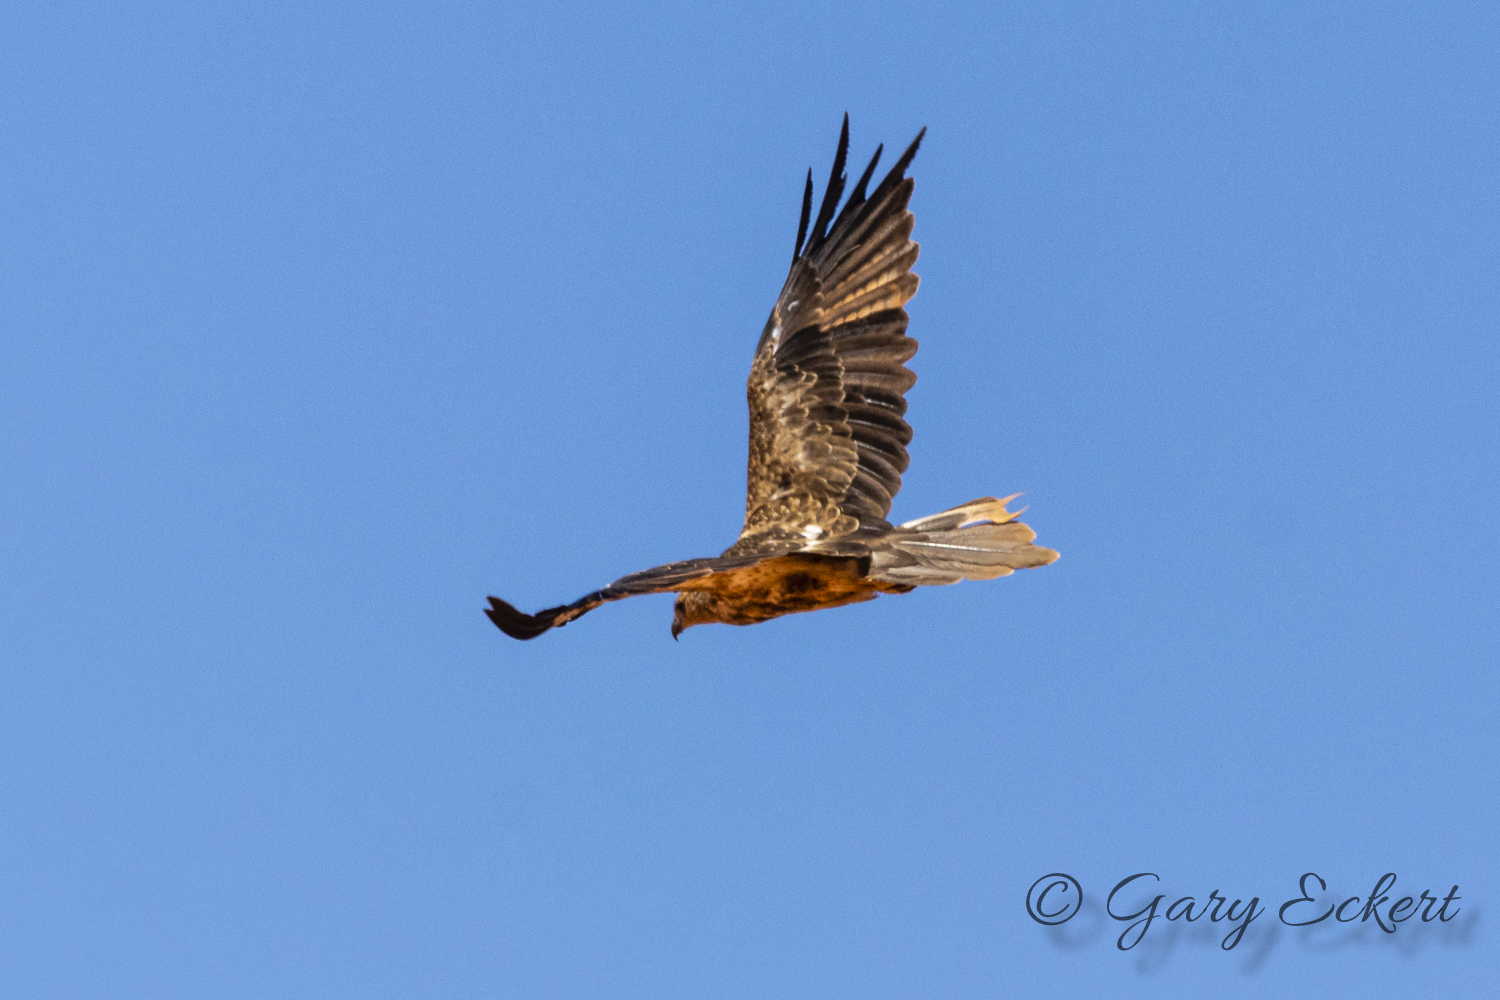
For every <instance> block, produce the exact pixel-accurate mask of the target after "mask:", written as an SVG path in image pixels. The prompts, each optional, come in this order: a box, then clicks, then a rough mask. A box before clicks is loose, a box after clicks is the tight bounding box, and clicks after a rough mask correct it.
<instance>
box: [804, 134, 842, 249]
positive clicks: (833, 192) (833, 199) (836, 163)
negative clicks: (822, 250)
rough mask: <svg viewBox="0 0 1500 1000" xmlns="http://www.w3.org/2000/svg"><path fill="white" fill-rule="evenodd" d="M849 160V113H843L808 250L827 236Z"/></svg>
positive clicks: (837, 204) (840, 196)
mask: <svg viewBox="0 0 1500 1000" xmlns="http://www.w3.org/2000/svg"><path fill="white" fill-rule="evenodd" d="M848 158H849V112H847V111H846V112H844V127H843V128H842V129H841V130H840V131H839V149H838V152H837V153H836V154H834V157H833V170H831V171H830V172H829V174H828V187H827V189H825V190H824V192H823V204H822V205H821V206H819V208H818V221H817V222H815V223H813V229H812V238H811V239H809V240H808V244H807V245H808V248H809V249H811V248H812V247H815V246H817V245H818V244H819V243H821V242H822V241H823V237H824V236H826V235H827V234H828V224H829V223H830V222H832V221H833V213H834V210H835V209H837V208H838V207H839V199H840V198H842V197H843V196H844V182H845V181H846V180H848V177H846V176H845V175H844V163H845V161H847V160H848Z"/></svg>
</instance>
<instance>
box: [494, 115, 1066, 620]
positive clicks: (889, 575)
mask: <svg viewBox="0 0 1500 1000" xmlns="http://www.w3.org/2000/svg"><path fill="white" fill-rule="evenodd" d="M926 131H927V130H926V129H923V130H922V131H921V132H919V133H918V134H917V138H916V139H915V140H914V141H913V142H912V144H911V145H910V146H909V147H907V150H906V152H905V153H903V154H901V159H899V160H897V161H896V165H895V166H894V167H892V168H891V172H890V173H888V174H886V176H885V180H883V181H881V182H880V184H879V186H877V187H876V188H875V190H874V191H872V192H870V193H869V195H868V196H866V193H865V188H866V185H868V184H869V182H870V177H871V176H872V175H873V174H874V172H875V164H876V163H877V162H878V161H879V160H880V149H876V150H875V157H874V158H873V159H872V160H870V165H869V166H868V167H866V168H865V172H864V174H863V175H861V177H860V178H859V183H858V184H856V185H854V192H853V193H852V194H850V196H849V200H848V201H847V202H845V203H844V208H843V210H842V211H840V212H839V213H838V217H837V218H834V211H835V210H836V209H837V208H838V205H839V198H840V197H841V196H842V195H843V192H844V182H845V180H847V178H846V177H845V175H844V157H845V154H847V152H848V150H849V116H848V115H845V116H844V128H843V132H842V133H841V134H840V136H839V148H838V153H837V154H836V155H835V156H834V160H833V173H832V175H831V176H830V177H829V179H828V189H827V191H825V192H824V194H823V202H822V206H821V207H820V208H819V209H818V217H817V219H816V220H815V221H814V222H813V224H812V231H811V234H809V232H808V228H807V224H808V220H809V218H810V216H811V214H812V194H813V183H812V171H811V170H809V171H808V172H807V188H806V190H805V191H804V193H803V196H802V219H801V222H799V223H798V225H797V244H796V247H795V249H794V250H793V256H792V270H791V273H790V274H788V275H787V279H786V285H785V287H783V288H782V290H781V297H780V298H778V299H777V300H776V307H775V308H774V309H772V310H771V318H770V319H769V320H767V321H766V328H765V330H764V331H763V332H762V333H761V335H760V343H759V344H757V345H756V347H755V360H754V361H753V362H752V363H751V365H750V381H749V384H748V385H747V386H746V390H745V394H746V396H748V397H749V401H750V468H749V475H748V477H747V478H748V484H747V494H748V495H747V496H746V499H745V528H744V530H743V531H741V532H740V537H739V539H738V540H737V541H736V542H735V543H734V544H733V545H731V546H730V547H729V548H728V549H727V550H726V551H725V552H724V554H723V555H721V556H718V557H716V558H711V559H689V560H687V561H685V562H675V563H669V564H667V565H665V566H658V567H656V568H655V569H648V570H646V571H645V572H643V573H633V574H631V575H630V576H627V577H623V578H621V579H619V580H616V581H615V582H614V583H612V584H610V585H609V586H607V587H605V588H604V589H603V590H596V591H594V592H593V593H592V594H589V595H587V596H586V597H582V598H580V599H579V600H577V601H574V602H573V603H572V604H565V605H563V606H561V607H557V608H548V609H547V610H545V611H538V612H537V613H536V614H534V615H526V614H522V613H521V612H519V611H517V610H516V609H515V608H513V607H511V606H510V605H509V604H506V603H505V602H504V601H502V600H500V599H499V598H496V597H491V598H490V605H491V606H490V607H489V608H487V609H485V614H487V615H489V616H490V620H491V621H493V622H494V623H495V624H496V625H498V626H499V627H500V631H502V632H504V633H505V634H506V635H508V636H512V637H514V638H516V639H534V638H536V637H537V636H539V635H541V634H542V633H543V632H545V631H547V630H548V629H550V628H553V627H554V626H560V625H566V624H567V623H568V622H570V621H572V620H573V619H575V618H577V617H578V616H579V615H582V614H584V613H586V612H588V611H590V610H592V609H594V608H596V607H598V606H599V605H601V604H603V603H605V602H606V601H617V600H619V599H620V598H622V597H632V596H634V595H636V594H655V593H662V592H665V591H675V592H676V593H677V604H676V607H675V609H674V613H673V615H672V636H673V638H676V637H677V635H678V634H679V633H680V632H682V630H683V629H685V628H691V627H692V626H694V625H702V624H705V623H707V622H724V623H726V624H729V625H753V624H755V623H756V622H763V621H768V620H769V619H772V618H777V617H779V616H781V615H787V614H792V613H793V612H797V611H816V610H817V609H819V608H834V607H838V606H839V605H841V604H852V603H854V602H855V601H868V600H871V599H873V598H874V597H875V595H876V594H879V593H886V594H904V593H906V592H907V591H909V590H911V589H912V588H913V587H917V586H920V585H923V584H937V583H957V582H958V581H959V580H990V579H993V578H995V577H997V576H1006V575H1008V574H1009V573H1011V572H1012V571H1014V570H1017V569H1026V568H1030V567H1035V566H1045V565H1047V564H1048V563H1050V562H1052V561H1053V560H1054V559H1056V558H1057V553H1056V552H1054V551H1052V550H1051V549H1044V548H1042V547H1041V546H1038V545H1033V544H1031V542H1032V540H1033V539H1034V538H1036V533H1035V532H1033V531H1032V530H1031V529H1030V528H1028V527H1027V526H1026V525H1024V524H1022V523H1021V522H1019V521H1017V520H1016V517H1017V516H1019V513H1020V512H1019V511H1017V512H1011V511H1008V510H1006V509H1005V505H1006V503H1007V502H1008V501H1010V500H1012V499H1014V497H1007V498H1006V499H1005V500H996V499H995V498H994V497H982V498H981V499H979V500H971V501H970V502H969V503H966V504H964V505H963V506H961V507H954V508H953V509H952V510H946V511H943V512H942V513H941V514H933V515H932V516H930V517H922V518H918V519H917V520H915V521H907V522H906V523H905V524H903V525H901V526H900V527H895V526H893V525H892V524H890V522H888V521H886V519H885V516H886V514H888V513H889V512H890V509H891V498H892V497H894V496H895V495H896V493H897V491H899V490H900V489H901V473H902V472H904V471H906V466H907V463H908V462H909V458H908V456H907V454H906V445H907V444H908V443H909V442H910V441H911V427H910V426H909V425H908V424H907V423H906V421H905V420H904V419H903V414H905V413H906V400H905V398H904V393H905V392H906V390H908V389H910V388H911V387H912V385H913V384H914V383H915V382H916V381H917V376H916V375H914V374H913V373H912V372H911V370H910V369H908V368H907V367H906V365H905V362H906V361H908V360H910V359H911V356H912V355H913V354H915V353H916V352H917V342H916V341H915V340H912V339H911V338H910V337H907V336H906V323H907V315H906V310H905V309H903V308H902V306H903V305H904V304H905V302H906V300H907V299H909V298H911V297H912V295H914V294H916V291H917V276H916V275H915V274H913V273H912V271H911V266H912V265H913V264H914V263H916V260H917V244H915V243H913V242H912V241H911V238H910V237H911V230H912V221H913V220H912V214H911V212H910V211H908V210H907V207H906V205H907V202H908V201H909V200H910V199H911V192H912V180H911V178H909V177H906V176H904V175H905V173H906V168H907V166H908V165H910V163H911V161H912V158H913V157H914V156H916V155H917V146H918V145H919V144H920V143H921V141H922V136H923V135H924V134H926ZM830 224H831V225H830ZM804 237H805V238H806V239H807V243H806V245H805V246H804V245H803V239H804ZM1016 495H1017V496H1019V494H1016Z"/></svg>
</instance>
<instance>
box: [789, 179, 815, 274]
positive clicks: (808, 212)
mask: <svg viewBox="0 0 1500 1000" xmlns="http://www.w3.org/2000/svg"><path fill="white" fill-rule="evenodd" d="M812 194H813V186H812V167H808V168H807V187H806V188H804V189H803V191H802V221H800V222H798V223H797V245H796V247H794V248H793V249H792V263H793V264H795V263H797V258H798V257H801V256H802V241H803V240H804V239H805V238H806V237H807V221H808V220H809V219H811V218H812Z"/></svg>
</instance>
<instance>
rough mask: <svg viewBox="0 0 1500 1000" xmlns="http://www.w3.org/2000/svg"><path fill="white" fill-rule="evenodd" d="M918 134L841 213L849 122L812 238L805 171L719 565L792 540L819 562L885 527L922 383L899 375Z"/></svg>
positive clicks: (754, 376)
mask: <svg viewBox="0 0 1500 1000" xmlns="http://www.w3.org/2000/svg"><path fill="white" fill-rule="evenodd" d="M926 131H927V130H926V129H923V130H922V132H920V133H918V135H917V138H916V139H915V140H914V141H913V142H912V144H911V145H910V146H909V147H907V150H906V152H905V153H903V154H902V155H901V158H900V159H899V160H897V161H896V165H895V166H894V167H893V168H892V169H891V171H890V173H888V174H886V176H885V179H884V180H882V181H881V182H880V184H879V185H878V186H877V187H876V188H875V190H874V191H872V192H869V193H868V195H867V194H866V188H867V186H868V185H869V182H870V178H871V176H872V175H873V174H874V172H875V165H876V163H877V162H879V160H880V150H879V149H877V150H876V151H875V157H874V158H873V159H872V160H871V161H870V165H869V166H868V167H866V168H865V171H864V174H863V175H862V176H861V177H860V179H859V182H858V183H857V184H855V186H854V190H853V192H851V193H850V195H849V199H848V201H846V202H845V203H844V207H843V209H842V210H841V211H838V206H839V200H840V197H841V196H842V194H843V191H844V182H845V180H846V177H845V175H844V161H845V157H846V155H847V154H848V151H849V117H848V116H847V115H845V116H844V128H843V132H842V133H841V134H840V136H839V147H838V153H837V155H836V156H835V157H834V163H833V172H832V175H831V176H830V177H829V180H828V189H827V190H826V191H825V192H824V195H823V201H822V204H821V206H820V207H819V209H818V215H817V219H816V220H815V221H813V224H812V229H811V232H809V231H808V221H809V219H810V217H811V215H812V191H813V188H812V172H811V171H809V172H808V176H807V187H806V190H805V191H804V194H803V200H802V220H801V223H800V225H799V226H798V231H797V245H796V247H795V249H794V251H793V260H792V269H791V272H790V273H789V274H788V275H787V279H786V285H785V286H784V287H783V288H782V291H781V296H780V298H778V299H777V301H776V307H775V308H774V309H773V310H772V311H771V318H770V319H769V320H768V321H767V322H766V328H765V331H764V332H763V333H762V334H761V337H760V343H759V344H758V345H757V346H756V351H755V360H754V362H753V363H752V365H751V368H750V380H749V382H748V384H747V385H746V397H747V399H748V401H749V404H750V461H749V469H748V474H747V489H746V498H745V527H744V530H743V532H742V533H741V535H740V539H739V541H738V542H736V543H735V545H734V546H733V547H732V548H731V549H729V552H727V553H726V555H728V554H731V553H735V554H738V553H748V552H756V551H765V550H769V549H776V548H782V547H785V546H786V545H788V544H792V543H794V542H795V543H800V545H799V547H805V548H811V549H814V550H817V549H819V548H825V547H828V546H829V545H830V543H833V542H834V541H835V540H836V539H838V538H841V537H845V536H850V535H853V534H854V533H856V532H858V531H859V530H860V528H861V527H864V528H865V529H866V530H867V531H868V530H870V529H876V528H879V529H885V528H888V527H889V525H887V524H886V523H885V516H886V514H888V513H889V512H890V509H891V498H892V497H894V496H895V495H896V493H897V491H899V490H900V489H901V473H903V472H905V471H906V467H907V464H908V462H909V461H910V459H909V457H908V455H907V452H906V445H907V444H908V443H909V442H910V441H911V427H910V426H909V425H908V424H907V422H906V420H905V417H904V415H905V413H906V399H905V396H904V394H905V393H906V390H908V389H910V388H911V387H912V385H913V384H914V383H915V382H916V380H917V376H916V375H915V374H913V373H912V371H911V370H910V369H908V368H907V367H906V362H907V361H908V360H910V358H911V356H912V355H913V354H915V353H916V351H917V342H916V341H915V340H912V339H911V338H910V337H907V336H906V324H907V315H906V310H905V309H903V308H902V306H903V305H904V304H905V302H906V301H907V300H908V299H910V298H911V297H912V295H914V294H916V291H917V283H918V278H917V276H916V275H915V274H913V273H912V271H911V267H912V265H913V264H914V263H916V260H917V252H918V247H917V244H915V243H913V242H912V241H911V231H912V222H913V218H912V214H911V212H910V211H908V210H907V207H906V206H907V203H908V201H909V200H910V199H911V192H912V181H911V179H910V178H908V177H905V176H904V175H905V172H906V168H907V166H908V165H909V164H910V163H911V161H912V157H914V156H916V153H917V146H918V145H919V144H920V143H921V141H922V136H923V135H924V134H926ZM835 211H838V215H837V218H835V216H834V213H835ZM804 237H805V238H806V244H805V245H804V243H803V239H804ZM850 541H851V542H852V539H850Z"/></svg>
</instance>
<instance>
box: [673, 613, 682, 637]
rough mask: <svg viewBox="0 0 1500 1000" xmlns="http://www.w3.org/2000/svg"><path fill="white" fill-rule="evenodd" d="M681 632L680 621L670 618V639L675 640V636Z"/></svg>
mask: <svg viewBox="0 0 1500 1000" xmlns="http://www.w3.org/2000/svg"><path fill="white" fill-rule="evenodd" d="M681 634H682V623H681V622H680V621H678V620H677V619H675V618H674V619H672V641H673V642H676V641H677V637H678V636H679V635H681Z"/></svg>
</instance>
